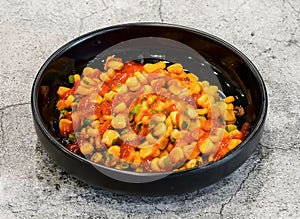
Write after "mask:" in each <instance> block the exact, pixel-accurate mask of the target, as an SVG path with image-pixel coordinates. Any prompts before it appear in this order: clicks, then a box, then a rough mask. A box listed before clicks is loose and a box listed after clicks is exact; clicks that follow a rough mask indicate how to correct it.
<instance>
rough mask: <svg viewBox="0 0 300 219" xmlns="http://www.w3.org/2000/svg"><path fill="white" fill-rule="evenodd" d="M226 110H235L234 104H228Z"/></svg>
mask: <svg viewBox="0 0 300 219" xmlns="http://www.w3.org/2000/svg"><path fill="white" fill-rule="evenodd" d="M226 109H228V110H233V109H234V106H233V104H232V103H228V104H226Z"/></svg>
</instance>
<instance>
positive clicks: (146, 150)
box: [140, 146, 153, 159]
mask: <svg viewBox="0 0 300 219" xmlns="http://www.w3.org/2000/svg"><path fill="white" fill-rule="evenodd" d="M152 154H153V146H147V147H143V148H141V150H140V157H141V158H142V159H145V158H147V157H150V156H151V155H152Z"/></svg>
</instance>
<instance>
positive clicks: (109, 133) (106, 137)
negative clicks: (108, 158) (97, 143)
mask: <svg viewBox="0 0 300 219" xmlns="http://www.w3.org/2000/svg"><path fill="white" fill-rule="evenodd" d="M119 137H120V136H119V134H118V132H116V131H114V130H106V131H105V132H104V134H103V136H102V142H103V143H104V144H105V145H106V146H108V147H110V146H111V145H112V143H113V141H114V140H116V139H117V138H119Z"/></svg>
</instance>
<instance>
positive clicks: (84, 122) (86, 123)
mask: <svg viewBox="0 0 300 219" xmlns="http://www.w3.org/2000/svg"><path fill="white" fill-rule="evenodd" d="M91 123H92V120H90V119H87V118H84V119H83V126H88V125H90V124H91Z"/></svg>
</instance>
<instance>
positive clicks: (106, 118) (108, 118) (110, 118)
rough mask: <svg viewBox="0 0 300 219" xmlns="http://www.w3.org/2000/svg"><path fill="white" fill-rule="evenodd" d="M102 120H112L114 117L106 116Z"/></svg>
mask: <svg viewBox="0 0 300 219" xmlns="http://www.w3.org/2000/svg"><path fill="white" fill-rule="evenodd" d="M102 118H103V120H112V119H113V116H112V115H104V116H103V117H102Z"/></svg>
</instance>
